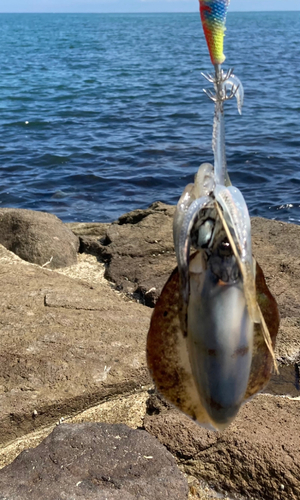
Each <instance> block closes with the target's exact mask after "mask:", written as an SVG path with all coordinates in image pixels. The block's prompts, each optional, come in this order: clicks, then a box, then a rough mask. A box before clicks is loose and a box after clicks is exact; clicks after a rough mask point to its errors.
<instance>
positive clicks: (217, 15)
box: [199, 0, 230, 64]
mask: <svg viewBox="0 0 300 500" xmlns="http://www.w3.org/2000/svg"><path fill="white" fill-rule="evenodd" d="M229 1H230V0H199V4H200V15H201V21H202V26H203V31H204V35H205V38H206V42H207V46H208V50H209V54H210V58H211V62H212V63H213V64H222V63H223V62H224V61H225V56H224V54H223V41H224V32H225V21H226V14H227V9H228V5H229Z"/></svg>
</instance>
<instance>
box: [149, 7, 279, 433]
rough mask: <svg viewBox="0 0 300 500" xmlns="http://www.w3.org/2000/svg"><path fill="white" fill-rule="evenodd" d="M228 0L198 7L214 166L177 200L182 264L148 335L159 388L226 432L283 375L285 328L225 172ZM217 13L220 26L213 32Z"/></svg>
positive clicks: (233, 83)
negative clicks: (208, 65)
mask: <svg viewBox="0 0 300 500" xmlns="http://www.w3.org/2000/svg"><path fill="white" fill-rule="evenodd" d="M228 3H229V2H228V1H226V0H224V1H218V0H216V1H214V0H205V1H200V13H201V19H202V24H203V28H204V33H205V36H206V40H207V43H208V47H209V52H210V56H211V60H212V62H213V65H214V69H215V73H214V75H213V76H212V75H210V74H208V75H203V76H204V77H205V78H206V80H208V81H209V82H210V83H211V84H212V85H213V87H214V91H210V90H204V92H205V93H206V94H207V95H208V97H209V98H210V99H211V100H212V101H213V102H214V106H215V111H214V122H213V139H212V149H213V153H214V165H211V164H210V163H203V164H202V165H201V166H200V167H199V169H198V172H197V174H196V176H195V180H194V183H192V184H189V185H187V186H186V188H185V189H184V191H183V194H182V195H181V197H180V199H179V201H178V204H177V207H176V211H175V215H174V222H173V237H174V247H175V253H176V259H177V264H178V266H177V268H176V269H175V270H174V271H173V273H172V274H171V276H170V278H169V280H168V281H167V283H166V284H165V286H164V288H163V290H162V293H161V295H160V297H159V299H158V301H157V304H156V306H155V309H154V312H153V315H152V319H151V324H150V329H149V332H148V338H147V363H148V367H149V370H150V373H151V375H152V378H153V380H154V383H155V385H156V387H157V390H158V391H159V392H160V393H161V394H162V395H163V396H164V397H165V398H166V399H167V400H168V401H169V402H170V403H172V404H173V405H175V406H176V407H177V408H178V409H179V410H181V411H182V412H183V413H185V414H186V415H188V416H189V417H191V418H192V419H194V420H195V421H196V422H197V423H199V424H200V425H201V426H204V427H206V428H208V429H211V430H218V431H222V430H224V429H225V428H226V427H228V425H230V423H231V422H232V421H233V420H234V418H235V417H236V415H237V413H238V411H239V409H240V407H241V405H242V404H244V403H245V402H246V401H248V400H249V399H251V398H252V397H253V396H254V395H255V394H256V393H258V392H260V391H261V390H262V389H263V388H264V387H265V386H266V384H267V382H268V380H269V379H270V376H271V374H272V371H273V370H275V371H276V370H277V365H276V359H275V355H274V347H275V339H276V335H277V332H278V328H279V313H278V307H277V304H276V301H275V299H274V297H273V296H272V294H271V292H270V290H269V289H268V287H267V284H266V281H265V278H264V275H263V271H262V269H261V268H260V266H259V264H258V263H257V262H256V260H255V258H254V257H253V255H252V244H251V222H250V217H249V213H248V209H247V205H246V202H245V200H244V198H243V195H242V193H241V192H240V191H239V189H238V188H236V187H234V186H232V184H231V182H230V178H229V174H228V171H227V163H226V151H225V126H224V102H225V101H227V100H230V99H232V98H233V97H235V98H236V99H237V107H238V111H239V113H241V110H242V105H243V99H244V91H243V86H242V84H241V82H240V80H239V79H238V78H237V77H236V76H235V75H234V74H233V70H229V71H227V72H226V73H224V71H223V70H222V66H221V65H222V63H223V61H224V59H225V57H224V55H223V36H224V29H225V27H224V26H225V18H226V11H227V7H228ZM217 14H218V15H219V17H220V19H221V20H219V22H218V23H217V26H214V23H213V22H212V21H211V17H213V19H215V18H216V15H217ZM221 21H222V22H221ZM222 23H223V24H222ZM220 37H221V38H220ZM220 40H221V42H220Z"/></svg>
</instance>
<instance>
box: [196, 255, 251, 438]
mask: <svg viewBox="0 0 300 500" xmlns="http://www.w3.org/2000/svg"><path fill="white" fill-rule="evenodd" d="M196 261H197V258H196V259H194V261H193V262H192V263H191V266H190V268H192V269H190V270H193V268H194V269H195V267H196V265H197V262H196ZM200 276H201V275H199V274H198V273H197V272H196V273H193V272H190V297H189V304H188V311H187V312H188V314H187V318H188V320H187V350H188V353H189V360H190V365H191V371H192V374H193V377H194V381H195V385H196V387H197V390H198V393H199V398H200V400H201V403H202V405H203V407H204V408H205V410H206V412H207V415H208V417H209V420H210V423H211V425H212V426H213V427H214V428H215V429H218V430H223V429H224V428H225V427H227V426H228V425H229V424H230V423H231V421H232V420H233V419H234V417H235V416H236V414H237V412H238V410H239V408H240V406H241V404H242V402H243V400H244V397H245V393H246V390H247V385H248V381H249V376H250V370H251V361H252V351H253V331H254V325H253V322H252V320H251V318H250V316H249V313H248V308H247V304H246V300H245V294H244V290H243V284H242V282H241V280H240V281H238V282H235V283H233V284H226V283H224V282H221V281H220V280H218V279H217V278H216V277H215V275H214V274H213V273H212V272H211V271H210V270H206V272H205V273H204V275H202V276H203V278H202V281H203V282H202V283H200V282H199V281H201V279H199V277H200Z"/></svg>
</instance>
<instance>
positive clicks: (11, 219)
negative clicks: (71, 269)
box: [0, 208, 79, 269]
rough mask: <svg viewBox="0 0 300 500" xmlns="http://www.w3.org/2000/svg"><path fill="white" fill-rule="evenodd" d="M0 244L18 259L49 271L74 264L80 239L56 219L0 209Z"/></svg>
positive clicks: (43, 214) (45, 214) (39, 213)
mask: <svg viewBox="0 0 300 500" xmlns="http://www.w3.org/2000/svg"><path fill="white" fill-rule="evenodd" d="M0 243H1V244H2V245H3V246H4V247H6V248H7V249H8V250H10V251H11V252H14V253H15V254H16V255H18V256H19V257H20V258H21V259H23V260H26V261H27V262H32V263H34V264H38V265H40V266H43V265H45V264H47V263H48V264H47V267H48V268H51V269H56V268H59V267H67V266H71V265H72V264H76V262H77V251H78V248H79V239H78V237H77V236H75V235H74V234H73V233H72V231H70V229H69V228H68V227H66V225H65V224H63V222H62V221H61V220H60V219H58V217H56V216H55V215H52V214H48V213H46V212H36V211H34V210H23V209H15V208H2V209H1V210H0Z"/></svg>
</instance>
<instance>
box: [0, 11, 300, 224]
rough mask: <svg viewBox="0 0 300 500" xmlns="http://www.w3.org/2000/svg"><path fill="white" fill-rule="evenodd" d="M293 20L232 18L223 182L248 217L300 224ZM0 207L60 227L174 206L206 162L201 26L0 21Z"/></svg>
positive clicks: (186, 22)
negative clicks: (232, 77)
mask: <svg viewBox="0 0 300 500" xmlns="http://www.w3.org/2000/svg"><path fill="white" fill-rule="evenodd" d="M299 33H300V12H286V13H282V12H280V13H279V12H278V13H275V12H273V13H270V12H268V13H229V15H228V19H227V32H226V39H225V53H226V55H227V59H226V63H225V64H224V68H229V67H232V66H234V68H235V74H236V75H237V76H238V77H239V78H240V79H241V80H242V82H243V84H244V88H245V105H244V108H243V115H242V116H241V117H240V116H239V115H238V114H237V110H236V106H235V103H233V102H232V101H231V102H228V103H226V109H225V112H226V136H227V137H226V144H227V159H228V168H229V172H230V175H231V178H232V182H233V183H234V184H235V185H236V186H238V187H239V188H240V189H241V190H242V192H243V194H244V196H245V198H246V201H247V203H248V206H249V209H250V213H251V215H260V216H263V217H268V218H275V219H280V220H284V221H291V222H296V223H300V162H299V157H300V80H299V62H300V54H299ZM0 69H1V78H0V138H1V139H0V203H1V205H0V206H2V207H20V208H28V209H34V210H46V211H49V212H52V213H54V214H56V215H57V216H58V217H60V218H61V219H63V220H64V221H111V220H114V219H116V218H117V217H118V216H119V215H121V214H122V213H124V212H127V211H129V210H132V209H134V208H143V207H147V206H148V205H149V204H150V203H152V202H153V201H155V200H161V201H164V202H166V203H173V204H175V203H176V202H177V200H178V198H179V196H180V194H181V192H182V190H183V188H184V186H185V185H186V184H188V183H189V182H191V181H192V179H193V176H194V174H195V172H196V170H197V168H198V166H199V164H200V163H202V162H204V161H210V162H212V161H213V157H212V151H211V133H212V119H213V104H212V103H211V102H210V101H209V100H208V98H207V97H206V96H205V95H204V94H203V92H202V88H203V86H206V87H207V84H206V83H205V81H204V80H203V78H202V77H201V71H211V70H212V66H211V63H210V59H209V56H208V51H207V48H206V44H205V41H204V37H203V34H202V28H201V24H200V20H199V15H198V14H136V15H133V14H131V15H129V14H115V15H113V14H111V15H110V14H103V15H101V14H65V15H64V14H2V15H0Z"/></svg>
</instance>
